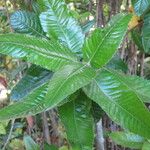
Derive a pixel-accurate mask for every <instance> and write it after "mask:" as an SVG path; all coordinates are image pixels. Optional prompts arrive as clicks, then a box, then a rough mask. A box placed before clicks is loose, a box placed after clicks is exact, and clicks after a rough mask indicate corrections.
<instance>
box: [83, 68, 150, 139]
mask: <svg viewBox="0 0 150 150" xmlns="http://www.w3.org/2000/svg"><path fill="white" fill-rule="evenodd" d="M84 91H85V92H86V94H87V95H88V96H89V97H90V98H91V99H93V100H94V101H95V102H96V103H98V104H99V105H100V106H101V108H102V109H103V110H104V111H105V112H106V113H107V114H108V116H109V117H110V118H111V119H112V120H113V121H115V122H116V123H118V124H119V125H121V126H122V127H123V128H125V129H128V130H129V131H131V132H133V133H136V134H138V135H142V136H144V137H147V138H149V137H150V124H149V122H150V113H149V111H148V109H147V108H146V107H145V105H144V104H143V102H142V101H141V100H140V98H139V97H138V95H137V94H136V92H134V91H133V90H131V89H130V87H129V86H128V85H127V84H126V82H125V81H123V80H121V78H120V76H119V75H118V73H117V72H116V71H113V70H108V69H104V70H102V71H101V72H100V73H99V74H98V75H97V77H96V79H95V80H94V81H93V82H92V84H90V85H89V86H87V87H86V88H85V89H84ZM143 116H144V117H143Z"/></svg>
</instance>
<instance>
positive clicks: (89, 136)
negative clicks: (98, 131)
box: [59, 91, 94, 150]
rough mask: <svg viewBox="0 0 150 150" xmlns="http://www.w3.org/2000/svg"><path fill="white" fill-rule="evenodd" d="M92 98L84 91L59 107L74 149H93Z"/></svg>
mask: <svg viewBox="0 0 150 150" xmlns="http://www.w3.org/2000/svg"><path fill="white" fill-rule="evenodd" d="M90 110H91V100H89V99H88V98H87V97H86V95H85V94H84V93H83V92H81V91H80V92H79V93H78V96H77V97H76V98H75V99H72V100H71V101H70V102H68V103H66V104H64V105H63V106H61V107H60V108H59V115H60V118H61V120H62V122H63V124H64V126H65V129H66V133H67V137H68V140H69V142H70V144H71V146H72V149H73V150H86V149H88V150H91V149H93V141H94V122H93V118H92V115H91V112H90Z"/></svg>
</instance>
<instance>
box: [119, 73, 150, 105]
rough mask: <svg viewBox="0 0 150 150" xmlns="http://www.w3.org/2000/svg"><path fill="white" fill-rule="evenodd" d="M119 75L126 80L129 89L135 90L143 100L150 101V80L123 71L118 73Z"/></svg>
mask: <svg viewBox="0 0 150 150" xmlns="http://www.w3.org/2000/svg"><path fill="white" fill-rule="evenodd" d="M117 76H118V79H119V80H120V81H122V82H124V83H125V84H126V85H127V86H128V87H129V90H131V91H133V92H135V93H136V94H137V96H138V97H139V98H140V99H141V100H142V101H143V102H150V94H149V91H150V80H146V79H144V78H142V77H138V76H129V75H124V74H121V73H118V74H117Z"/></svg>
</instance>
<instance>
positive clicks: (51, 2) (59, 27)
mask: <svg viewBox="0 0 150 150" xmlns="http://www.w3.org/2000/svg"><path fill="white" fill-rule="evenodd" d="M43 2H44V4H45V6H47V11H46V12H43V13H41V15H40V20H41V24H42V27H43V30H44V31H45V32H47V33H48V35H49V37H52V38H55V39H59V40H60V41H62V42H63V43H64V45H66V46H67V47H68V48H69V49H70V50H72V51H73V52H80V51H81V48H82V45H83V42H84V35H83V33H82V29H81V27H80V26H79V25H78V22H77V21H76V20H75V19H74V18H73V17H72V16H71V14H70V12H69V10H68V8H67V6H66V4H65V2H64V1H63V0H43Z"/></svg>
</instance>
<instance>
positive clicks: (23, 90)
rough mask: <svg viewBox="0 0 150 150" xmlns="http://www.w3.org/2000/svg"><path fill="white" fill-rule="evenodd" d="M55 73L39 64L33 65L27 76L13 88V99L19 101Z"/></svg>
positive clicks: (11, 96) (11, 97)
mask: <svg viewBox="0 0 150 150" xmlns="http://www.w3.org/2000/svg"><path fill="white" fill-rule="evenodd" d="M52 75H53V73H52V72H50V71H48V70H45V69H43V68H41V67H39V66H36V65H32V66H31V67H30V68H29V69H28V70H27V73H26V74H25V76H24V77H23V78H22V79H21V80H20V81H19V83H18V84H17V85H16V86H15V87H14V88H13V89H12V91H11V95H10V99H11V100H12V101H19V100H21V99H22V98H24V97H25V96H27V95H28V94H29V93H31V92H32V91H33V90H34V89H36V88H38V87H39V86H41V85H42V84H44V83H45V82H47V81H48V80H49V79H50V78H51V77H52Z"/></svg>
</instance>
